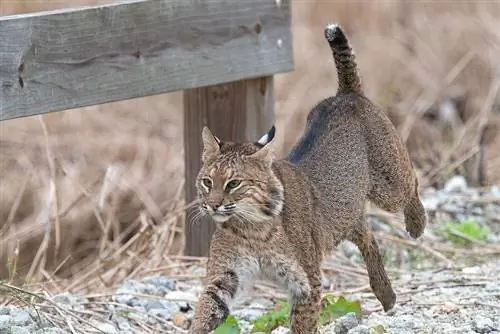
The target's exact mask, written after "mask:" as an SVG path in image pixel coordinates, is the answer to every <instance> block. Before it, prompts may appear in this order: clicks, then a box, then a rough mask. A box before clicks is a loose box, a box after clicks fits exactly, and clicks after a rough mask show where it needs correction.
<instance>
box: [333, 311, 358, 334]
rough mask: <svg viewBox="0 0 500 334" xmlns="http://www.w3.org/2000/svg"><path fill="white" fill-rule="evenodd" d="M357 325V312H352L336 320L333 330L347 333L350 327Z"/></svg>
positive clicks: (342, 333)
mask: <svg viewBox="0 0 500 334" xmlns="http://www.w3.org/2000/svg"><path fill="white" fill-rule="evenodd" d="M357 325H358V318H356V313H354V312H350V313H347V314H346V315H344V316H342V317H340V318H338V319H337V320H336V321H335V325H334V329H333V330H334V333H335V334H347V332H349V330H350V329H352V328H354V327H356V326H357Z"/></svg>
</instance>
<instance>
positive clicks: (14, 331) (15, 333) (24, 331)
mask: <svg viewBox="0 0 500 334" xmlns="http://www.w3.org/2000/svg"><path fill="white" fill-rule="evenodd" d="M7 333H9V334H31V331H30V330H29V329H28V328H26V327H20V326H12V327H11V328H9V331H8V332H7Z"/></svg>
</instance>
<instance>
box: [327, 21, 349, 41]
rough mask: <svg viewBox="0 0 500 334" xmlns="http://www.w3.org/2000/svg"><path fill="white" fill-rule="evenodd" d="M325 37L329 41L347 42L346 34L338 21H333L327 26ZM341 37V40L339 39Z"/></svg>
mask: <svg viewBox="0 0 500 334" xmlns="http://www.w3.org/2000/svg"><path fill="white" fill-rule="evenodd" d="M325 38H326V40H327V41H328V42H330V43H332V42H334V41H335V42H341V43H343V42H345V39H346V38H345V35H344V32H343V31H342V28H340V26H339V25H338V24H336V23H331V24H329V25H327V26H326V28H325ZM339 39H340V40H339Z"/></svg>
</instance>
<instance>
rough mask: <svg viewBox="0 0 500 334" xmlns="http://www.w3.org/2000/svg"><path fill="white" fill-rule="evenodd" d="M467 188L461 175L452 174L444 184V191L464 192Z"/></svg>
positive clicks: (465, 181)
mask: <svg viewBox="0 0 500 334" xmlns="http://www.w3.org/2000/svg"><path fill="white" fill-rule="evenodd" d="M466 189H467V180H466V179H465V177H463V176H461V175H455V176H453V177H452V178H451V179H450V180H449V181H448V182H446V184H445V186H444V191H445V192H464V191H465V190H466Z"/></svg>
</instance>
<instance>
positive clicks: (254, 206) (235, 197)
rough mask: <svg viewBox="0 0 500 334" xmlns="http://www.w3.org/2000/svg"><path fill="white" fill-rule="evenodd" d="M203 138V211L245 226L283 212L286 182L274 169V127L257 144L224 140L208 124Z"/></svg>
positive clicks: (200, 186) (200, 183) (198, 182)
mask: <svg viewBox="0 0 500 334" xmlns="http://www.w3.org/2000/svg"><path fill="white" fill-rule="evenodd" d="M202 137H203V144H204V151H203V155H202V161H203V165H202V167H201V170H200V172H199V174H198V178H197V180H196V188H197V191H198V201H199V205H200V211H201V213H203V214H205V215H209V216H211V217H212V218H213V219H214V220H215V221H216V222H219V223H222V222H225V221H227V220H229V219H230V218H232V217H233V218H235V220H236V221H238V222H239V223H241V224H243V225H245V224H253V223H256V222H260V221H263V220H269V219H271V218H272V217H274V216H277V215H279V214H280V213H281V210H282V208H283V185H282V184H281V182H280V181H279V179H278V178H277V177H276V176H275V174H274V172H273V170H272V162H273V159H274V156H273V152H272V150H271V148H270V146H269V145H268V144H269V142H271V140H272V139H273V138H274V127H272V128H271V130H270V131H269V132H268V133H267V134H266V135H264V136H263V137H262V138H261V139H260V140H259V141H258V142H256V143H250V142H248V143H230V142H224V143H223V142H222V141H221V140H219V139H218V138H217V137H215V136H213V135H212V133H211V132H210V130H209V129H208V128H206V127H205V128H204V129H203V133H202Z"/></svg>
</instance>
